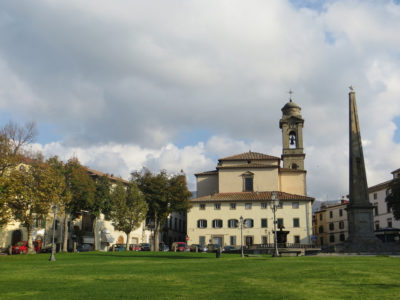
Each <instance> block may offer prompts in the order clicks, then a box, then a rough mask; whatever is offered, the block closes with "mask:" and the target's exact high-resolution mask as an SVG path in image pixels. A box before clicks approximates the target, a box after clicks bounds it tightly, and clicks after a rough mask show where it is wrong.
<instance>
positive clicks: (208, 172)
mask: <svg viewBox="0 0 400 300" xmlns="http://www.w3.org/2000/svg"><path fill="white" fill-rule="evenodd" d="M217 174H218V171H217V170H212V171H206V172H201V173H195V174H194V176H199V175H217Z"/></svg>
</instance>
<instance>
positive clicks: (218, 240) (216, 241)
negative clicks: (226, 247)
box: [212, 236, 222, 246]
mask: <svg viewBox="0 0 400 300" xmlns="http://www.w3.org/2000/svg"><path fill="white" fill-rule="evenodd" d="M212 242H213V244H217V245H220V246H222V236H214V237H213V238H212Z"/></svg>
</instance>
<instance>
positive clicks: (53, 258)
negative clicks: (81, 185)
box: [49, 205, 58, 261]
mask: <svg viewBox="0 0 400 300" xmlns="http://www.w3.org/2000/svg"><path fill="white" fill-rule="evenodd" d="M51 209H52V210H53V213H54V219H53V240H52V242H51V256H50V259H49V260H50V261H56V258H55V257H54V252H55V251H54V250H55V247H54V233H55V231H56V214H57V210H58V207H57V205H53V207H52V208H51Z"/></svg>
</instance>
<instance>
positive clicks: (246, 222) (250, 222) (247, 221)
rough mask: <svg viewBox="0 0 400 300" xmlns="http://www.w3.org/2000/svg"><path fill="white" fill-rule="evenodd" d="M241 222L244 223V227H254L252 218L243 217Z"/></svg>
mask: <svg viewBox="0 0 400 300" xmlns="http://www.w3.org/2000/svg"><path fill="white" fill-rule="evenodd" d="M243 223H244V227H246V228H253V227H254V221H253V219H245V220H244V222H243Z"/></svg>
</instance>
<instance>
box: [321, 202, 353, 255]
mask: <svg viewBox="0 0 400 300" xmlns="http://www.w3.org/2000/svg"><path fill="white" fill-rule="evenodd" d="M348 204H349V201H348V200H346V199H342V200H341V201H340V202H339V203H333V204H323V205H322V206H321V207H320V209H319V210H318V211H316V212H315V214H314V216H313V232H314V236H315V237H316V239H315V243H316V245H317V246H319V247H321V248H325V247H330V246H334V245H337V244H340V243H343V242H344V241H345V240H346V239H347V237H348V235H349V229H348V221H347V210H346V208H347V205H348Z"/></svg>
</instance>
